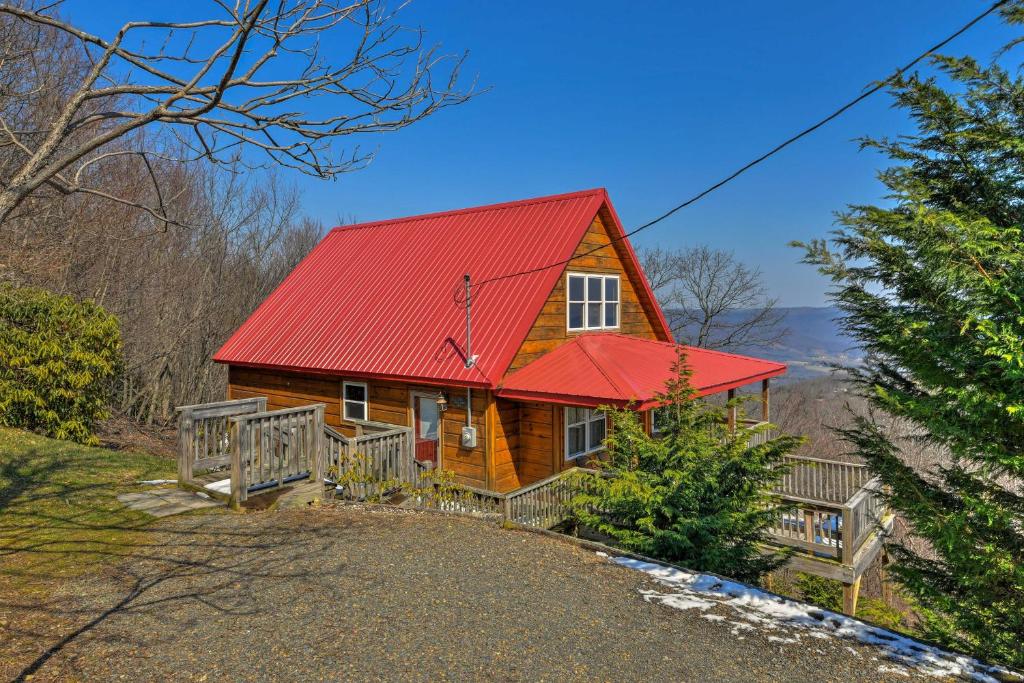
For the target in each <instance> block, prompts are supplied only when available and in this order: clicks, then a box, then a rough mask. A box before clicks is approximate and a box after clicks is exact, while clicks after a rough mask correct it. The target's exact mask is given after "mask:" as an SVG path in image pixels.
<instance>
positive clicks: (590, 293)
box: [587, 275, 604, 301]
mask: <svg viewBox="0 0 1024 683" xmlns="http://www.w3.org/2000/svg"><path fill="white" fill-rule="evenodd" d="M603 281H604V278H603V277H595V276H593V275H592V276H590V277H588V278H587V300H588V301H600V300H601V283H602V282H603Z"/></svg>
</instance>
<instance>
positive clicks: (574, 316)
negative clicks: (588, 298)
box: [569, 304, 583, 330]
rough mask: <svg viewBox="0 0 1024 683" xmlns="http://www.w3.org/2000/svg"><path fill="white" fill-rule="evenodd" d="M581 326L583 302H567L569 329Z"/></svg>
mask: <svg viewBox="0 0 1024 683" xmlns="http://www.w3.org/2000/svg"><path fill="white" fill-rule="evenodd" d="M582 328H583V304H569V329H570V330H579V329H582Z"/></svg>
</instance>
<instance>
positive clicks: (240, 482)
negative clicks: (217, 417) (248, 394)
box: [231, 420, 248, 510]
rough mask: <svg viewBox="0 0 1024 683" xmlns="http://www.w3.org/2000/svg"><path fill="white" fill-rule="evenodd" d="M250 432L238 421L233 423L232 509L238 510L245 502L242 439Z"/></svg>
mask: <svg viewBox="0 0 1024 683" xmlns="http://www.w3.org/2000/svg"><path fill="white" fill-rule="evenodd" d="M247 431H248V430H247V429H246V428H244V427H243V426H242V425H241V424H239V422H238V421H236V420H232V421H231V509H233V510H237V509H239V508H240V507H241V504H242V501H244V500H245V475H244V473H243V472H242V439H243V438H245V436H246V432H247Z"/></svg>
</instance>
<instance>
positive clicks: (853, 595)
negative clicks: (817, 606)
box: [843, 576, 860, 617]
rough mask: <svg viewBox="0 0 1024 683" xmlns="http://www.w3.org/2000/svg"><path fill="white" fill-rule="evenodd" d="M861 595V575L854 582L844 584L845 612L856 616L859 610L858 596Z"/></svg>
mask: <svg viewBox="0 0 1024 683" xmlns="http://www.w3.org/2000/svg"><path fill="white" fill-rule="evenodd" d="M859 596H860V577H859V576H858V577H857V578H856V579H854V580H853V583H844V584H843V614H845V615H847V616H850V617H852V616H854V614H856V612H857V598H858V597H859Z"/></svg>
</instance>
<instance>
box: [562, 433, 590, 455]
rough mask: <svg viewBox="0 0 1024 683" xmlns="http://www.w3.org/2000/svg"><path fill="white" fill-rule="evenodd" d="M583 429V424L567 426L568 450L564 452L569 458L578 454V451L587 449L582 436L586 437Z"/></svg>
mask: <svg viewBox="0 0 1024 683" xmlns="http://www.w3.org/2000/svg"><path fill="white" fill-rule="evenodd" d="M585 430H586V427H585V426H584V425H579V426H576V427H570V428H569V431H568V434H569V442H568V444H567V447H568V451H567V452H566V454H565V457H566V458H571V457H572V456H574V455H579V454H580V453H582V452H584V451H585V450H587V445H586V443H585V442H584V438H585V437H586V431H585Z"/></svg>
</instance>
